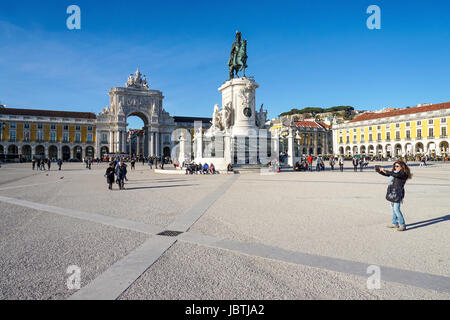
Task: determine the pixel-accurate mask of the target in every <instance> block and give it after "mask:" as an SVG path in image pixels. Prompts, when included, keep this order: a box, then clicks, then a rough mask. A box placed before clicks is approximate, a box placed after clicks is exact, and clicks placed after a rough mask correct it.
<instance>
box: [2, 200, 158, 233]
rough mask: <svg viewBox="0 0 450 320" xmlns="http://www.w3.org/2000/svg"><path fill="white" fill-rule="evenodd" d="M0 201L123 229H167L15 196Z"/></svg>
mask: <svg viewBox="0 0 450 320" xmlns="http://www.w3.org/2000/svg"><path fill="white" fill-rule="evenodd" d="M0 201H3V202H6V203H10V204H14V205H18V206H22V207H27V208H32V209H35V210H41V211H46V212H51V213H56V214H59V215H63V216H67V217H71V218H77V219H82V220H88V221H92V222H96V223H101V224H105V225H109V226H113V227H116V228H122V229H128V230H132V231H136V232H142V233H146V234H150V235H153V234H156V233H159V232H161V231H163V230H165V229H164V228H162V227H160V226H154V225H149V224H146V223H142V222H136V221H131V220H126V219H120V218H114V217H108V216H104V215H100V214H96V213H88V212H83V211H77V210H72V209H66V208H59V207H55V206H50V205H46V204H41V203H37V202H31V201H26V200H20V199H14V198H9V197H4V196H0Z"/></svg>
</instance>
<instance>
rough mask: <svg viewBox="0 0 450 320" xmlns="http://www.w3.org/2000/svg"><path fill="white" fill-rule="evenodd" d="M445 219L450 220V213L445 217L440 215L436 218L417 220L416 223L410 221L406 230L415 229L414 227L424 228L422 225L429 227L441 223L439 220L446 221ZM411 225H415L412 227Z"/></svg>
mask: <svg viewBox="0 0 450 320" xmlns="http://www.w3.org/2000/svg"><path fill="white" fill-rule="evenodd" d="M444 221H450V215H446V216H443V217H439V218H434V219H430V220H424V221H419V222H415V223H410V224H407V225H406V228H407V229H406V230H407V231H408V230H413V229H417V228H422V227H427V226H430V225H432V224H435V223H439V222H444ZM411 226H415V227H412V228H411Z"/></svg>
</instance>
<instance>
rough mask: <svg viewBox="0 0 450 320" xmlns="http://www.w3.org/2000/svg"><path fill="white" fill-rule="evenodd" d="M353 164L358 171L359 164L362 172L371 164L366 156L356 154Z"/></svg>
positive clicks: (354, 169)
mask: <svg viewBox="0 0 450 320" xmlns="http://www.w3.org/2000/svg"><path fill="white" fill-rule="evenodd" d="M352 164H353V171H355V172H358V166H359V169H360V171H361V172H362V171H363V168H364V167H367V166H368V165H369V161H367V160H366V158H365V157H358V156H354V157H353V159H352Z"/></svg>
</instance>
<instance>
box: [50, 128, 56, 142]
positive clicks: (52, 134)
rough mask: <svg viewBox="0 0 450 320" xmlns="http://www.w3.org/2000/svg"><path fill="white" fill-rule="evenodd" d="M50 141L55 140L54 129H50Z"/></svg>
mask: <svg viewBox="0 0 450 320" xmlns="http://www.w3.org/2000/svg"><path fill="white" fill-rule="evenodd" d="M50 141H51V142H55V141H56V132H55V131H51V132H50Z"/></svg>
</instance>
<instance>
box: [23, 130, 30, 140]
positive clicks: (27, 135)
mask: <svg viewBox="0 0 450 320" xmlns="http://www.w3.org/2000/svg"><path fill="white" fill-rule="evenodd" d="M23 141H30V130H23Z"/></svg>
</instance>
